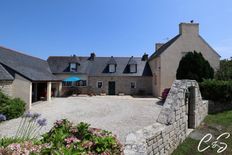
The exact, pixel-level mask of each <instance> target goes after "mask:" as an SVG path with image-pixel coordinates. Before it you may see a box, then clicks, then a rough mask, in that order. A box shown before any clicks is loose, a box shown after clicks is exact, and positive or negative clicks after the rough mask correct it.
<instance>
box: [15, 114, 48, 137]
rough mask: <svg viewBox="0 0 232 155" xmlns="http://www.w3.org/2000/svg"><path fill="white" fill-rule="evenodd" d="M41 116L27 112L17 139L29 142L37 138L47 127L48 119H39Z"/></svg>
mask: <svg viewBox="0 0 232 155" xmlns="http://www.w3.org/2000/svg"><path fill="white" fill-rule="evenodd" d="M40 116H41V114H38V113H30V112H27V113H26V114H24V115H23V116H22V118H21V121H20V124H19V127H18V130H17V132H16V135H15V138H16V139H21V140H29V139H35V138H37V136H38V134H39V131H40V130H41V129H42V128H43V127H44V126H46V125H47V123H46V119H44V118H43V119H39V117H40Z"/></svg>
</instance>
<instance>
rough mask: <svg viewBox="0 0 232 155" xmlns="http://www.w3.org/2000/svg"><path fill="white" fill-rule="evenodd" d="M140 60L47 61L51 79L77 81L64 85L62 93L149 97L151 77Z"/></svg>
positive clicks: (116, 58) (70, 59) (54, 59)
mask: <svg viewBox="0 0 232 155" xmlns="http://www.w3.org/2000/svg"><path fill="white" fill-rule="evenodd" d="M147 60H148V55H146V54H145V55H144V56H143V57H136V58H135V57H113V56H112V57H96V56H95V54H94V53H91V55H90V56H89V57H77V56H75V55H74V56H71V57H56V56H51V57H49V58H48V60H47V61H48V63H49V66H50V68H51V71H52V73H53V74H54V75H56V76H57V77H58V78H60V79H61V80H63V81H64V79H65V78H68V77H78V78H79V79H80V80H78V81H77V82H65V81H64V82H63V92H62V94H65V93H66V92H67V91H70V90H76V91H78V92H79V93H94V94H101V93H104V94H109V95H118V94H120V93H122V94H131V95H134V94H152V83H151V80H152V74H151V70H150V67H149V64H148V62H147Z"/></svg>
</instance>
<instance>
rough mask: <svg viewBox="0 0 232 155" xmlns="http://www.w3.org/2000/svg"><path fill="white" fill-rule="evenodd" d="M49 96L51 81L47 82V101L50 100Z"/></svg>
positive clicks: (50, 93)
mask: <svg viewBox="0 0 232 155" xmlns="http://www.w3.org/2000/svg"><path fill="white" fill-rule="evenodd" d="M51 96H52V83H51V82H48V83H47V101H51Z"/></svg>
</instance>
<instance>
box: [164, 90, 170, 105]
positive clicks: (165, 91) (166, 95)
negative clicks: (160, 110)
mask: <svg viewBox="0 0 232 155" xmlns="http://www.w3.org/2000/svg"><path fill="white" fill-rule="evenodd" d="M170 89H171V88H165V89H164V91H163V92H162V101H163V102H165V100H166V98H167V97H168V93H169V91H170Z"/></svg>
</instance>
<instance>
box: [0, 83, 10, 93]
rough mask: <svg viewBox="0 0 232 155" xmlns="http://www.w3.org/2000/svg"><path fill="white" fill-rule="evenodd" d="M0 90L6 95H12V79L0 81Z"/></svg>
mask: <svg viewBox="0 0 232 155" xmlns="http://www.w3.org/2000/svg"><path fill="white" fill-rule="evenodd" d="M0 90H1V91H2V92H3V93H5V94H6V95H9V96H12V81H0Z"/></svg>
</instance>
